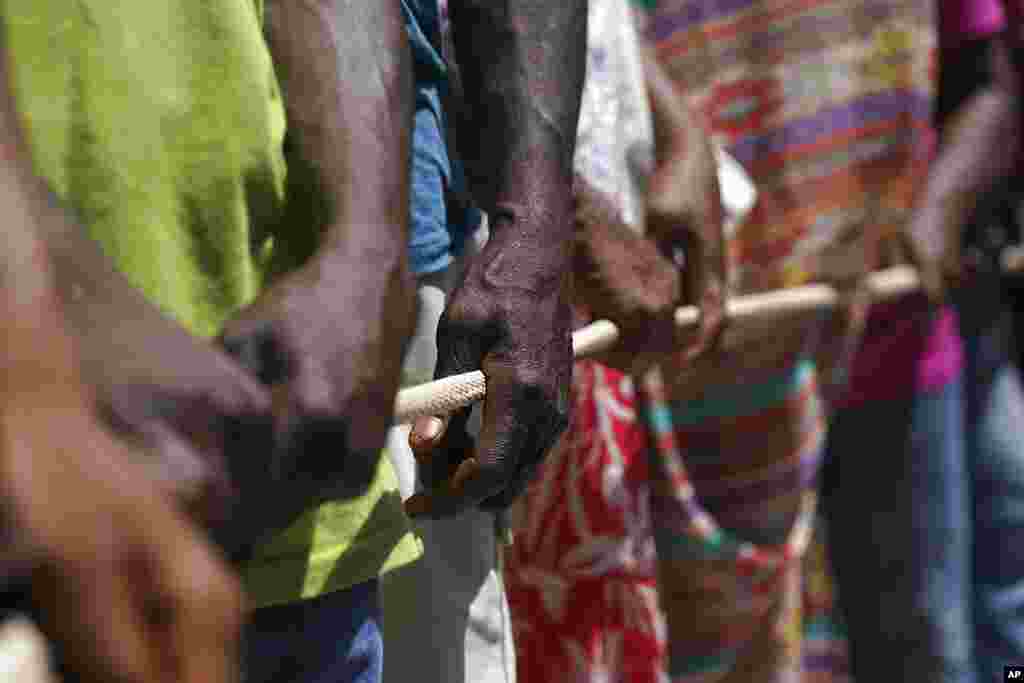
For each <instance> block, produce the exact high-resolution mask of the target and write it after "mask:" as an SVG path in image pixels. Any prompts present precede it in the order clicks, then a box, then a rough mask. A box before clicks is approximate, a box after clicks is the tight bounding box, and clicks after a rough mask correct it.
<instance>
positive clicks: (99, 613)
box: [32, 557, 162, 683]
mask: <svg viewBox="0 0 1024 683" xmlns="http://www.w3.org/2000/svg"><path fill="white" fill-rule="evenodd" d="M127 584H128V582H127V581H126V580H125V577H124V576H123V575H122V574H121V573H120V572H119V571H117V567H116V563H115V562H113V561H103V559H102V558H99V557H94V558H91V559H87V560H85V561H72V562H67V563H64V562H61V563H60V564H51V565H48V566H44V567H40V568H39V569H37V571H36V572H35V573H34V575H33V581H32V593H33V600H34V601H35V602H36V604H37V605H38V606H39V611H40V614H41V619H42V625H43V627H44V629H45V630H46V632H47V633H48V634H49V635H50V636H51V637H53V638H55V639H56V640H57V641H58V643H59V645H60V652H61V655H62V657H63V658H64V659H66V660H67V663H68V665H69V667H70V670H72V671H75V672H77V673H78V674H79V675H80V678H81V679H82V680H95V681H117V682H124V683H143V682H144V681H156V683H162V682H161V681H160V679H159V678H157V677H155V676H154V675H153V674H154V667H153V665H152V658H153V644H152V643H151V642H150V640H149V637H148V636H149V634H148V633H146V630H145V626H144V623H145V622H144V620H143V619H142V615H141V613H140V610H139V609H138V605H137V604H136V602H135V596H134V591H133V590H131V588H130V586H129V585H127Z"/></svg>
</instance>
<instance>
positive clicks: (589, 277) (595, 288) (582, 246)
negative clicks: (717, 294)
mask: <svg viewBox="0 0 1024 683" xmlns="http://www.w3.org/2000/svg"><path fill="white" fill-rule="evenodd" d="M575 196H576V202H577V209H576V235H575V237H574V240H573V267H572V292H573V294H572V301H573V304H575V305H576V306H578V307H579V308H580V309H581V312H582V313H583V315H584V316H585V317H586V318H589V319H598V318H604V319H608V320H612V321H614V322H615V324H616V325H617V326H618V328H619V331H620V335H621V336H620V342H619V344H618V345H617V347H616V348H615V349H614V350H612V351H610V352H608V353H606V354H603V355H602V356H601V358H600V360H601V362H603V363H605V364H607V365H610V366H612V367H615V368H618V369H620V370H623V371H625V372H630V373H632V374H638V373H639V372H641V371H642V370H643V369H644V368H645V367H646V366H648V365H650V364H651V363H654V362H656V361H657V359H658V355H659V354H666V353H674V352H676V351H677V350H678V348H679V347H678V345H677V344H678V343H679V342H680V341H681V340H680V338H679V337H680V334H679V333H678V332H677V328H676V325H675V308H676V305H677V304H678V303H679V302H680V300H681V293H682V283H681V280H682V278H681V275H680V272H679V269H678V268H676V266H675V264H674V263H672V262H671V261H669V260H668V258H666V257H665V256H664V255H663V254H662V253H661V252H660V251H659V250H658V247H657V246H656V245H655V243H654V242H653V241H651V240H649V239H646V238H644V237H642V236H640V235H639V234H637V233H636V231H634V230H632V229H631V228H629V226H627V225H625V224H623V223H622V222H621V220H620V218H619V216H618V214H617V212H616V210H615V207H614V205H612V204H611V202H610V201H609V200H608V199H607V198H606V197H604V196H603V195H601V194H600V193H599V192H598V191H596V190H595V189H594V188H593V187H591V186H590V185H589V184H588V183H587V181H586V180H584V179H583V178H577V181H576V190H575Z"/></svg>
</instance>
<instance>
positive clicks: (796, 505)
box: [639, 361, 845, 683]
mask: <svg viewBox="0 0 1024 683" xmlns="http://www.w3.org/2000/svg"><path fill="white" fill-rule="evenodd" d="M639 394H640V398H639V400H640V402H641V404H642V405H643V410H642V415H643V421H644V424H645V426H646V428H647V431H648V434H649V438H648V442H649V444H650V445H651V447H650V448H649V450H648V453H649V455H650V457H651V462H650V467H651V475H652V480H653V481H654V482H655V485H654V488H653V490H652V498H651V506H652V517H653V518H654V519H655V520H658V522H657V523H656V525H655V538H656V540H657V552H658V560H659V572H660V575H659V579H660V580H659V589H660V591H661V604H662V605H663V607H664V609H665V610H666V613H667V621H668V632H669V643H670V645H669V668H670V672H671V674H672V680H673V681H674V682H675V683H682V682H685V683H704V682H706V681H743V680H764V681H784V680H793V681H795V680H803V679H806V680H816V681H825V680H832V681H835V680H841V679H842V678H844V677H845V674H844V671H845V668H844V666H843V665H844V661H845V648H844V645H845V643H844V642H843V641H842V640H837V639H836V637H835V636H836V632H835V630H834V629H833V628H832V626H833V624H832V622H831V621H830V615H831V613H832V608H833V604H832V593H831V590H830V588H831V584H830V581H829V578H828V572H827V567H826V566H825V564H824V563H822V562H821V561H820V560H821V558H823V556H824V555H823V552H822V551H821V547H820V545H817V546H815V548H814V550H813V552H810V553H808V552H807V549H808V545H809V543H810V541H811V539H812V535H813V533H814V528H815V496H814V493H813V490H814V486H813V485H814V479H815V474H816V472H817V470H818V465H819V462H818V460H819V457H820V454H821V451H822V448H823V445H824V420H823V414H822V411H821V407H820V402H819V400H818V396H817V387H816V386H815V382H814V372H813V367H812V365H811V364H810V363H809V362H807V361H803V362H800V363H797V364H795V365H794V366H792V367H791V368H790V369H788V370H784V371H782V372H780V373H778V374H777V376H776V377H774V378H772V379H771V380H770V381H767V382H764V383H762V384H759V385H755V386H752V387H749V390H748V391H746V392H744V393H743V394H736V393H735V392H718V394H717V395H715V392H711V393H710V394H709V395H708V396H706V397H705V398H704V399H702V400H699V401H690V402H686V403H679V402H676V403H675V404H674V405H673V404H672V403H670V401H669V399H668V397H667V394H666V389H665V386H664V384H663V381H662V379H661V376H660V372H657V371H655V372H651V373H648V375H647V376H646V377H644V379H643V381H642V382H641V385H640V391H639ZM735 397H742V398H741V400H736V398H735ZM670 405H671V408H670ZM805 608H809V611H807V612H805ZM805 640H806V642H807V647H808V649H807V650H806V651H805V650H804V642H805Z"/></svg>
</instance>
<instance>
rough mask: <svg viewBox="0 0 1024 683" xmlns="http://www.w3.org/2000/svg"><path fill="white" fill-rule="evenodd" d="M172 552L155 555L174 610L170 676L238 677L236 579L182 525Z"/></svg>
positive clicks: (192, 679)
mask: <svg viewBox="0 0 1024 683" xmlns="http://www.w3.org/2000/svg"><path fill="white" fill-rule="evenodd" d="M179 538H180V540H179V543H178V544H177V546H178V547H177V549H176V551H175V552H174V553H173V554H171V555H168V556H164V557H162V558H159V561H160V562H161V565H162V567H163V570H164V580H163V583H164V585H165V586H166V589H165V590H166V592H167V594H168V596H169V597H170V599H171V600H172V602H171V603H170V604H171V606H172V607H173V608H175V614H174V615H173V616H174V620H173V622H172V624H171V636H172V638H173V647H174V649H175V651H176V653H177V656H176V657H175V662H176V664H177V670H176V672H175V673H176V675H177V677H176V678H175V680H177V681H181V682H182V683H200V681H202V682H203V683H206V682H210V683H231V682H232V681H235V680H237V679H238V661H239V660H238V648H239V642H238V641H239V637H240V631H241V620H242V595H241V591H240V589H239V587H238V583H237V581H236V580H234V579H233V578H232V577H231V575H230V573H229V571H228V569H227V568H226V566H225V565H224V564H223V562H222V561H221V560H220V558H218V557H217V556H216V555H215V553H214V551H212V549H211V548H209V546H207V545H206V543H205V542H203V541H202V540H201V539H200V537H199V536H198V534H196V533H195V532H194V531H193V530H191V529H187V530H185V531H184V532H183V533H182V535H181V536H180V537H179Z"/></svg>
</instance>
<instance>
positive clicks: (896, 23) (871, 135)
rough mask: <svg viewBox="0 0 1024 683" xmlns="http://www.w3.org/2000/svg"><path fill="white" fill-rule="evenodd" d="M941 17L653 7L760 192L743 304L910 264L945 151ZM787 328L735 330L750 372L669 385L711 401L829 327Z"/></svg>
mask: <svg viewBox="0 0 1024 683" xmlns="http://www.w3.org/2000/svg"><path fill="white" fill-rule="evenodd" d="M933 14H934V7H933V3H932V2H931V0H659V2H657V3H656V6H654V7H652V8H649V9H638V10H637V16H638V17H639V21H640V23H641V25H642V30H643V32H644V34H645V37H646V38H647V40H648V42H649V43H651V44H652V45H653V46H654V47H655V50H656V52H657V55H658V57H659V60H660V61H661V63H662V64H663V65H664V66H665V68H666V69H667V71H668V72H669V73H670V75H671V76H672V78H673V79H674V80H675V81H676V82H677V84H678V85H679V87H680V90H681V91H682V92H683V93H684V94H685V96H686V97H687V100H688V102H689V103H690V105H691V107H692V108H693V109H694V111H698V112H701V113H702V114H703V116H704V118H705V121H706V123H707V126H708V128H709V129H710V130H711V131H712V134H713V137H714V139H715V141H716V142H717V143H718V144H720V145H722V147H723V148H724V149H726V150H727V151H728V152H729V153H730V154H731V155H732V156H733V157H734V158H735V159H736V160H737V161H738V162H739V163H740V164H742V165H743V167H744V168H745V170H746V171H747V172H748V173H749V174H750V177H751V179H752V180H753V182H754V185H755V186H756V187H757V190H758V195H759V199H758V202H757V204H756V206H755V207H754V209H753V211H752V212H751V214H750V215H749V216H748V218H747V219H746V220H745V221H744V224H743V225H742V226H741V227H740V228H739V230H738V231H737V233H736V235H735V236H734V238H733V239H732V240H731V243H730V248H729V251H730V265H731V272H730V284H731V289H732V291H733V292H734V293H737V294H746V293H751V292H760V291H766V290H773V289H778V288H783V287H791V286H796V285H800V284H805V283H807V282H810V281H815V280H821V279H824V278H826V276H827V277H828V278H833V277H840V276H842V275H844V274H845V275H850V274H854V273H858V272H861V271H862V270H864V269H865V267H866V268H869V269H875V268H879V267H884V266H888V265H892V264H895V263H898V262H901V261H903V260H905V259H904V257H905V254H904V252H903V247H902V243H901V239H900V236H899V233H900V231H901V230H902V228H903V226H904V225H905V224H906V221H907V219H908V217H909V215H910V212H911V210H912V207H913V205H914V203H915V201H916V199H917V197H918V195H919V192H920V190H921V187H922V183H923V180H924V178H925V175H926V171H927V166H928V162H929V161H930V159H931V157H932V153H933V149H934V143H935V135H934V131H933V128H932V121H931V115H932V100H933V95H934V82H935V76H936V56H937V53H936V46H937V44H936V35H935V27H934V23H935V22H934V16H933ZM776 323H777V324H776V325H774V326H767V327H765V328H764V329H758V330H753V329H751V330H737V331H736V332H735V333H734V334H735V335H736V336H737V342H736V344H735V345H733V350H734V351H735V355H736V356H738V357H741V358H743V359H744V360H743V361H742V363H739V364H737V363H722V362H716V363H706V364H697V366H695V367H693V368H688V369H686V370H685V377H684V378H677V377H675V376H672V377H668V376H666V377H667V378H668V379H669V380H670V383H672V384H675V383H677V382H683V383H686V384H688V385H690V386H691V387H693V386H697V387H699V388H700V390H702V389H703V388H704V387H708V386H716V385H720V384H726V383H734V382H736V379H737V376H739V375H749V379H751V380H753V381H760V379H761V371H762V370H763V369H764V368H779V367H783V362H785V360H784V359H786V358H789V357H791V356H792V355H793V354H795V353H800V352H802V351H807V350H810V349H811V348H812V347H811V345H812V344H813V340H814V338H815V335H816V333H817V331H818V330H817V329H816V327H817V325H816V323H815V322H814V321H811V320H786V321H776ZM780 330H783V331H784V333H780ZM747 359H750V360H747ZM748 365H749V367H747V366H748ZM738 366H740V367H738ZM742 379H743V380H744V381H746V380H747V379H748V377H746V376H744V377H742ZM907 386H908V387H909V384H908V385H907Z"/></svg>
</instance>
